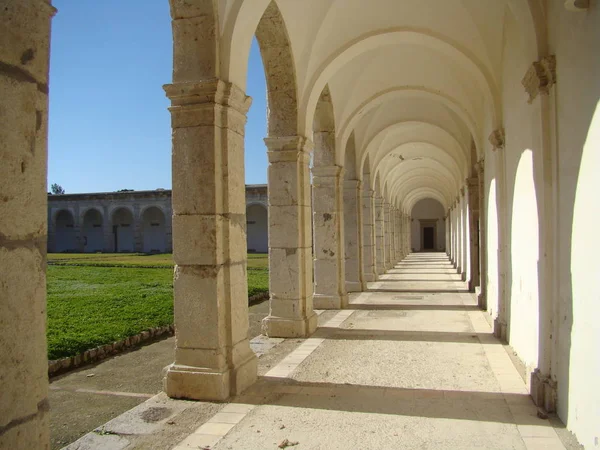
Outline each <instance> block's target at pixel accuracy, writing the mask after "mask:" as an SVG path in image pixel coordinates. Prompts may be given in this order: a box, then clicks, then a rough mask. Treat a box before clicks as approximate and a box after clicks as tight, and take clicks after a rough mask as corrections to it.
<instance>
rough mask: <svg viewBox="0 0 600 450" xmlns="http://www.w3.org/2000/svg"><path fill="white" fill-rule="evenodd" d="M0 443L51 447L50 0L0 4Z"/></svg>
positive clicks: (2, 445) (15, 446)
mask: <svg viewBox="0 0 600 450" xmlns="http://www.w3.org/2000/svg"><path fill="white" fill-rule="evenodd" d="M0 10H1V11H2V12H1V13H0V36H1V38H0V40H1V42H2V44H1V45H0V99H1V100H0V104H1V105H2V106H1V107H0V161H1V162H0V192H1V198H2V200H1V201H0V274H1V275H0V277H1V279H2V282H0V448H3V449H48V448H50V444H49V440H50V438H49V431H48V410H49V405H48V398H47V396H48V360H47V356H46V355H47V348H46V246H47V240H48V236H47V226H48V195H47V190H46V182H47V154H48V152H47V138H48V60H49V43H50V42H49V41H50V19H51V17H52V15H53V14H54V12H55V9H54V8H53V7H52V6H51V5H50V3H49V2H48V1H42V0H20V1H0Z"/></svg>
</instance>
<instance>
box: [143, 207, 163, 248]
mask: <svg viewBox="0 0 600 450" xmlns="http://www.w3.org/2000/svg"><path fill="white" fill-rule="evenodd" d="M142 223H143V228H142V231H143V232H142V241H143V246H142V248H143V250H144V253H164V252H165V251H166V248H167V244H166V241H167V236H166V227H165V214H164V213H163V212H162V211H161V209H160V208H157V207H156V206H151V207H149V208H147V209H146V210H144V213H143V214H142Z"/></svg>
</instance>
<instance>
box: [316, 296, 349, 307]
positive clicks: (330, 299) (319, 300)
mask: <svg viewBox="0 0 600 450" xmlns="http://www.w3.org/2000/svg"><path fill="white" fill-rule="evenodd" d="M347 306H348V294H343V295H326V294H315V295H314V296H313V307H314V308H315V309H344V308H346V307H347Z"/></svg>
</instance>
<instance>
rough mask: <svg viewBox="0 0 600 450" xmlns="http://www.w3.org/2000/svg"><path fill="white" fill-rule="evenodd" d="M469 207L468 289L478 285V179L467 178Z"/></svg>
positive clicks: (472, 289)
mask: <svg viewBox="0 0 600 450" xmlns="http://www.w3.org/2000/svg"><path fill="white" fill-rule="evenodd" d="M467 185H468V192H469V195H468V208H469V247H470V248H469V258H470V261H469V269H470V276H469V290H470V291H471V292H475V287H476V286H479V180H478V179H477V178H476V177H473V178H467Z"/></svg>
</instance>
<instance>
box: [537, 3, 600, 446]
mask: <svg viewBox="0 0 600 450" xmlns="http://www.w3.org/2000/svg"><path fill="white" fill-rule="evenodd" d="M548 4H549V8H550V10H549V13H548V16H549V33H550V51H551V52H553V53H554V54H556V64H557V80H558V81H557V84H556V88H555V89H556V91H555V93H556V104H557V105H558V109H557V111H556V119H557V122H558V130H557V133H556V135H557V143H558V160H559V166H558V182H559V185H558V186H559V192H558V211H557V212H556V214H557V215H558V219H559V220H558V233H557V235H558V236H559V239H558V255H557V260H556V262H557V265H558V272H557V273H558V276H557V278H558V280H557V285H558V290H559V303H558V311H557V313H556V320H555V321H556V323H557V325H558V345H557V348H556V352H557V354H556V355H555V357H554V358H553V360H554V361H555V364H554V366H553V371H555V376H556V381H557V386H558V402H557V407H558V415H559V417H560V418H561V419H562V420H563V422H565V423H566V424H567V427H568V429H569V430H571V431H573V432H574V433H575V435H576V436H577V438H578V439H579V441H580V442H581V443H582V444H583V445H584V446H585V448H600V390H598V389H597V384H598V380H600V351H599V350H598V343H600V327H599V326H598V317H600V289H598V276H599V274H600V258H599V257H598V255H599V254H600V241H598V239H597V236H598V220H599V219H600V202H599V199H598V193H600V107H599V99H600V57H599V56H598V52H599V46H598V43H600V4H599V3H598V2H597V1H590V8H589V9H588V10H587V11H586V12H582V13H574V12H568V11H566V10H565V9H564V8H563V2H562V1H559V0H551V1H549V2H548Z"/></svg>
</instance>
